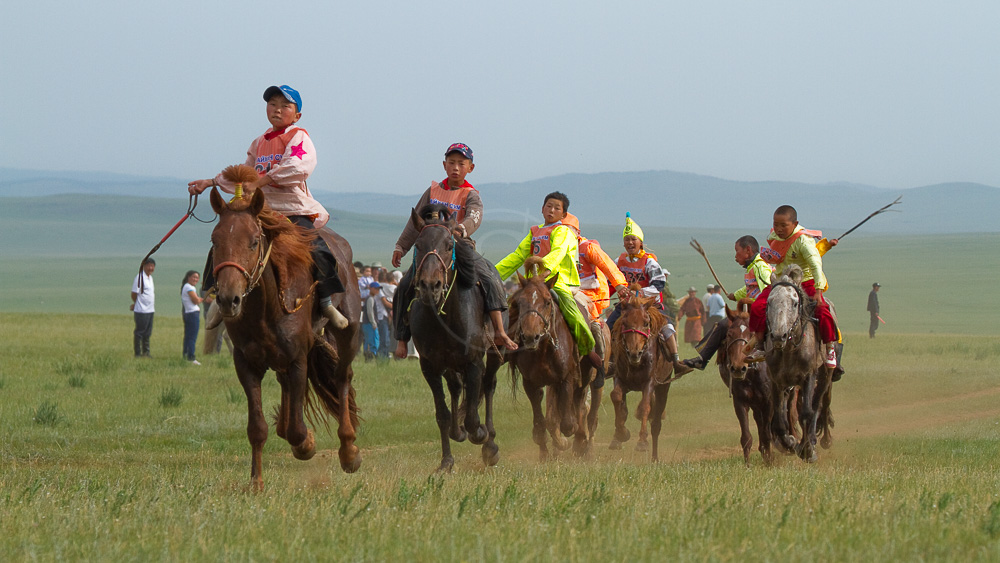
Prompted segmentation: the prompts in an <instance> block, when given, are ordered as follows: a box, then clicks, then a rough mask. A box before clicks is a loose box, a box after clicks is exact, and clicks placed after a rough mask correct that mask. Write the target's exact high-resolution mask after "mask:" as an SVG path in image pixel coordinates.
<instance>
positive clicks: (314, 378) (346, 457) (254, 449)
mask: <svg viewBox="0 0 1000 563" xmlns="http://www.w3.org/2000/svg"><path fill="white" fill-rule="evenodd" d="M225 174H226V176H227V178H228V179H230V180H231V181H234V182H237V183H239V182H250V181H253V180H255V179H256V178H257V173H256V172H255V171H254V170H253V169H252V168H249V167H247V166H238V167H230V168H228V169H227V170H226V172H225ZM211 201H212V208H213V209H214V210H215V212H216V213H218V214H219V223H218V225H216V227H215V229H214V230H213V231H212V248H213V252H212V255H213V257H214V267H213V270H214V273H215V279H216V295H217V297H216V303H218V306H219V308H220V309H221V311H222V315H223V318H224V320H225V323H226V330H227V331H228V332H229V335H230V337H231V338H232V341H233V345H234V350H233V361H234V363H235V366H236V374H237V376H238V377H239V380H240V383H241V384H242V385H243V391H244V392H245V393H246V396H247V407H248V420H247V438H248V439H249V441H250V449H251V462H250V481H251V485H252V486H254V487H257V488H260V487H262V486H263V482H264V481H263V475H262V451H263V447H264V442H265V441H266V440H267V421H266V420H265V418H264V413H263V410H262V407H261V379H262V378H263V377H264V373H265V372H266V371H267V370H268V369H272V370H274V372H275V373H276V375H277V378H278V382H279V383H280V384H281V406H280V407H279V409H278V413H277V421H276V431H277V434H278V436H280V437H281V438H284V439H285V440H287V441H288V443H289V444H290V445H291V446H292V453H293V454H294V455H295V457H296V458H298V459H309V458H311V457H312V456H313V454H314V453H315V448H316V445H315V439H314V438H313V433H312V431H311V430H309V429H308V428H307V427H306V423H305V421H304V419H303V406H304V405H308V406H309V409H308V411H309V414H310V415H316V416H317V418H323V417H325V415H324V413H323V411H324V410H325V413H326V414H329V415H332V416H334V417H336V419H337V422H338V423H339V429H338V432H337V434H338V436H339V438H340V451H339V454H340V465H341V467H342V468H343V470H344V471H346V472H348V473H351V472H354V471H357V469H358V467H359V466H360V465H361V456H360V454H359V452H358V448H357V446H355V445H354V440H355V430H356V428H357V427H358V417H357V405H356V404H355V400H354V388H353V387H352V385H351V380H352V378H353V375H354V372H353V371H352V370H351V361H352V360H353V359H354V355H355V354H356V353H357V348H358V345H357V333H358V321H357V320H356V319H358V318H359V316H360V311H359V307H360V297H359V292H358V289H357V287H358V285H357V282H356V281H355V280H356V278H355V276H354V272H353V268H350V267H349V266H350V265H351V251H350V245H348V244H347V241H346V240H344V239H343V238H341V237H339V236H337V235H336V234H334V233H333V232H331V231H328V230H324V232H323V237H324V240H326V242H327V243H328V244H329V245H330V248H331V250H332V251H333V252H334V255H335V256H336V258H337V261H338V268H339V270H338V271H339V274H340V276H341V279H342V280H343V283H344V286H345V287H347V293H343V294H338V295H335V296H334V304H335V305H336V306H338V307H339V308H340V310H341V311H342V312H343V313H344V315H345V316H346V317H347V318H348V319H351V323H350V324H349V325H348V326H347V328H345V329H342V330H332V329H331V328H327V329H326V330H325V333H324V334H323V335H322V336H320V335H317V334H316V333H315V332H313V328H312V326H313V319H314V318H319V314H318V312H316V307H315V299H314V298H313V281H312V276H311V275H310V271H311V267H312V258H311V256H310V248H311V244H312V241H313V234H312V233H309V232H307V231H305V230H304V229H302V228H300V227H297V226H295V225H293V224H292V223H291V222H289V221H288V220H287V219H285V218H284V217H282V216H281V215H278V214H277V213H274V212H272V211H270V210H269V208H268V207H267V205H266V203H265V202H264V193H263V192H262V191H260V190H257V191H256V192H254V194H253V195H252V197H244V198H239V199H237V198H234V200H233V201H231V202H230V203H228V204H227V203H226V201H225V200H224V199H223V198H222V196H221V195H220V194H219V192H218V190H217V189H213V190H212V195H211ZM344 266H348V267H344ZM310 385H311V391H312V393H310ZM316 399H318V402H319V406H317V405H316ZM312 418H313V417H312V416H310V420H312ZM324 422H325V420H324Z"/></svg>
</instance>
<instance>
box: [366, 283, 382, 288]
mask: <svg viewBox="0 0 1000 563" xmlns="http://www.w3.org/2000/svg"><path fill="white" fill-rule="evenodd" d="M380 287H382V284H380V283H378V282H372V283H370V284H368V289H378V288H380Z"/></svg>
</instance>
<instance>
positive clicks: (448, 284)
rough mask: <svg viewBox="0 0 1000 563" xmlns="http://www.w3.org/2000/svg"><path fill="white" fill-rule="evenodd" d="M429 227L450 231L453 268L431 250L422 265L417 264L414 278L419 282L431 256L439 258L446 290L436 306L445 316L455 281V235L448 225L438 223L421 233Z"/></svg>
mask: <svg viewBox="0 0 1000 563" xmlns="http://www.w3.org/2000/svg"><path fill="white" fill-rule="evenodd" d="M428 227H441V228H442V229H447V230H448V234H449V236H451V243H452V245H451V267H449V266H448V265H447V264H445V263H444V258H442V257H441V253H439V252H438V250H437V249H436V248H435V249H434V250H431V251H430V252H427V253H425V254H424V257H423V258H421V259H420V263H419V264H417V267H416V268H414V270H413V277H414V278H415V279H418V280H419V279H420V270H421V269H422V268H423V267H424V262H425V261H426V260H427V258H428V257H429V256H431V255H433V256H434V257H435V258H437V260H438V262H439V263H440V264H441V268H442V269H443V270H444V271H445V276H444V280H445V281H444V288H445V289H444V299H442V300H441V302H440V303H437V304H436V305H437V306H438V307H437V313H438V314H439V315H443V314H444V305H445V303H447V302H448V296H449V295H451V288H452V287H453V286H454V281H455V235H454V234H452V232H451V229H449V228H448V226H447V225H441V224H438V223H432V224H429V225H424V227H423V229H420V231H421V232H423V230H424V229H426V228H428ZM414 259H416V256H414ZM449 271H450V272H451V280H450V281H449V280H448V272H449Z"/></svg>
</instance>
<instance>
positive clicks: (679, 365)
mask: <svg viewBox="0 0 1000 563" xmlns="http://www.w3.org/2000/svg"><path fill="white" fill-rule="evenodd" d="M666 345H667V353H668V354H669V356H668V357H669V358H670V361H671V362H672V363H673V364H674V375H675V376H676V377H680V376H682V375H684V374H686V373H691V372H692V371H694V368H692V367H691V366H689V365H686V364H684V362H682V361H681V357H680V356H678V355H677V336H676V335H674V334H671V335H670V338H668V339H667V341H666Z"/></svg>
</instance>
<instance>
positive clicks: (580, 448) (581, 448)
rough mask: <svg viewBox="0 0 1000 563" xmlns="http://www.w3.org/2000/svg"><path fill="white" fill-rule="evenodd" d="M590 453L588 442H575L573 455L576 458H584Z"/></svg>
mask: <svg viewBox="0 0 1000 563" xmlns="http://www.w3.org/2000/svg"><path fill="white" fill-rule="evenodd" d="M589 451H590V442H588V441H586V440H577V441H575V442H573V453H574V454H576V457H584V456H586V455H587V453H588V452H589Z"/></svg>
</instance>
